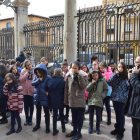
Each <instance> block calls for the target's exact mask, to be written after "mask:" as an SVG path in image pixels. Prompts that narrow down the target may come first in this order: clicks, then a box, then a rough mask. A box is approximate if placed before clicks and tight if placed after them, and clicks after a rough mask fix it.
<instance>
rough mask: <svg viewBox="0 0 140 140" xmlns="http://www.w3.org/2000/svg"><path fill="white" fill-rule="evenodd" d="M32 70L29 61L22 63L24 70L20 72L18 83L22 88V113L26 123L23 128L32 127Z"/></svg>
mask: <svg viewBox="0 0 140 140" xmlns="http://www.w3.org/2000/svg"><path fill="white" fill-rule="evenodd" d="M34 76H35V74H34V69H33V67H32V64H31V62H30V61H29V60H26V61H24V69H23V70H22V71H21V74H20V77H19V81H20V83H21V85H22V87H23V94H24V112H25V117H26V121H25V123H24V125H25V126H27V125H29V126H31V125H32V117H33V112H34V104H33V91H34V86H32V85H31V82H32V80H33V78H34Z"/></svg>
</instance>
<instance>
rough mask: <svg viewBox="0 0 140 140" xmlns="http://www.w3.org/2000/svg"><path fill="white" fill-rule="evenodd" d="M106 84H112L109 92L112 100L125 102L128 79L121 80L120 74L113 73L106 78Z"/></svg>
mask: <svg viewBox="0 0 140 140" xmlns="http://www.w3.org/2000/svg"><path fill="white" fill-rule="evenodd" d="M108 85H109V86H112V93H111V99H112V101H117V102H121V103H126V101H127V97H128V92H129V83H128V80H127V79H125V80H122V77H121V75H120V74H118V73H115V74H113V75H112V76H111V77H110V79H109V80H108Z"/></svg>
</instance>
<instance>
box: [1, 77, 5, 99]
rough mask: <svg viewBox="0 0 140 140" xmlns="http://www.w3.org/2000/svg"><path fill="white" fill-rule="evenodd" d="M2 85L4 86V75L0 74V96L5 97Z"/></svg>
mask: <svg viewBox="0 0 140 140" xmlns="http://www.w3.org/2000/svg"><path fill="white" fill-rule="evenodd" d="M3 86H4V77H2V76H0V98H1V99H3V98H7V96H5V95H4V94H3Z"/></svg>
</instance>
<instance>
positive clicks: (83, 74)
mask: <svg viewBox="0 0 140 140" xmlns="http://www.w3.org/2000/svg"><path fill="white" fill-rule="evenodd" d="M80 72H81V75H82V76H87V75H88V74H87V73H86V72H84V71H82V70H80ZM68 75H71V76H72V75H73V72H72V69H70V70H69V72H68V73H67V74H66V76H68Z"/></svg>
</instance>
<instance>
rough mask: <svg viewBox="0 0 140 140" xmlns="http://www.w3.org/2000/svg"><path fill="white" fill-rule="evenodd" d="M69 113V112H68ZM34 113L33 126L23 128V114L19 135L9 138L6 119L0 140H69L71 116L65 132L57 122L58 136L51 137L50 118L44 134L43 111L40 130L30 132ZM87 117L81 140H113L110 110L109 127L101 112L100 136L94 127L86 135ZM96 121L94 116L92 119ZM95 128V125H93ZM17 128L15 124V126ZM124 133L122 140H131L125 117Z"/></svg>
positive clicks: (113, 121) (128, 119)
mask: <svg viewBox="0 0 140 140" xmlns="http://www.w3.org/2000/svg"><path fill="white" fill-rule="evenodd" d="M70 112H71V111H70ZM35 116H36V114H35V111H34V116H33V125H32V126H24V121H25V116H24V112H23V113H22V114H21V119H22V128H23V129H22V131H21V132H20V133H19V134H16V133H14V134H11V135H10V136H6V132H8V131H9V129H10V118H8V123H7V124H3V125H0V140H69V139H70V138H66V137H65V135H66V134H67V133H69V132H71V130H72V126H71V125H70V123H71V114H70V117H69V123H68V124H66V132H65V133H62V130H61V123H60V121H58V123H57V127H58V129H59V134H58V135H56V136H52V117H51V125H50V129H51V132H50V133H49V134H47V133H45V119H44V117H43V111H42V120H41V129H39V130H38V131H36V132H32V129H33V127H34V126H35V122H36V119H35ZM88 117H89V115H88V114H87V115H85V118H86V120H85V121H84V125H83V129H82V136H83V138H82V139H81V140H115V137H116V136H112V135H110V131H112V130H113V129H114V123H115V113H114V110H113V109H112V124H111V125H110V126H107V125H106V111H104V112H103V121H102V123H101V128H100V129H101V134H100V135H97V134H96V133H95V127H94V133H93V134H88V126H89V118H88ZM94 118H95V119H96V116H95V117H94ZM94 126H95V125H94ZM15 128H17V124H16V126H15ZM125 128H126V131H125V133H124V138H123V140H132V133H131V129H132V123H131V119H130V118H127V117H126V123H125Z"/></svg>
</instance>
